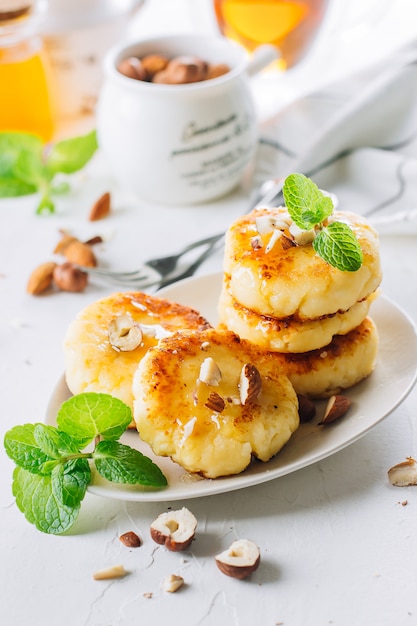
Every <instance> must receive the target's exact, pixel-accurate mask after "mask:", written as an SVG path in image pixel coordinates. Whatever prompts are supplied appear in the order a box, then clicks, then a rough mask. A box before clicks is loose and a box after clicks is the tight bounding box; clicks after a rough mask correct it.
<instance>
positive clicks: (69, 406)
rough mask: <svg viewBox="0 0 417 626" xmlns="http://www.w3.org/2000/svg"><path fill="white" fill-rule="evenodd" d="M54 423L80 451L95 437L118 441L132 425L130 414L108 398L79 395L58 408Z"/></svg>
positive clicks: (130, 412)
mask: <svg viewBox="0 0 417 626" xmlns="http://www.w3.org/2000/svg"><path fill="white" fill-rule="evenodd" d="M56 421H57V425H58V428H59V429H60V430H62V431H64V432H66V433H67V434H68V435H70V436H71V437H72V438H73V439H75V440H76V441H77V442H79V444H80V448H84V447H85V446H87V445H88V444H89V443H90V442H91V441H92V440H93V439H95V437H97V436H98V435H100V436H101V437H103V439H119V437H121V435H122V434H123V433H124V432H125V430H126V428H127V427H128V426H129V424H130V422H131V421H132V411H131V410H130V408H129V407H128V406H127V405H126V404H125V403H124V402H122V401H121V400H118V399H117V398H114V397H113V396H110V395H108V394H104V393H82V394H79V395H76V396H73V397H72V398H70V399H69V400H67V401H66V402H64V403H63V404H62V405H61V407H60V409H59V411H58V415H57V418H56Z"/></svg>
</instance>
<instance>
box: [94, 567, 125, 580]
mask: <svg viewBox="0 0 417 626" xmlns="http://www.w3.org/2000/svg"><path fill="white" fill-rule="evenodd" d="M128 573H129V572H127V571H126V570H125V568H124V566H123V565H113V567H109V568H108V569H103V570H100V571H99V572H96V573H95V574H93V578H94V580H110V579H112V578H123V577H124V576H126V575H127V574H128Z"/></svg>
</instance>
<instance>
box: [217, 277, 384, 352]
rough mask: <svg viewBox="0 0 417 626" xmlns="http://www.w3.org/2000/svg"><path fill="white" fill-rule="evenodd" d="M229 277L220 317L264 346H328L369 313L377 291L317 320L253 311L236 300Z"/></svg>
mask: <svg viewBox="0 0 417 626" xmlns="http://www.w3.org/2000/svg"><path fill="white" fill-rule="evenodd" d="M229 283H230V281H229V280H228V279H227V277H225V279H224V282H223V286H222V291H221V294H220V299H219V303H218V313H219V321H220V323H221V324H222V326H224V327H225V328H228V329H229V330H232V331H233V332H235V333H237V334H238V335H239V336H240V337H242V338H243V339H247V340H248V341H251V342H252V343H255V344H256V345H257V346H259V347H260V348H263V349H264V350H272V351H278V352H309V351H310V350H316V349H317V348H322V347H323V346H327V344H329V343H330V342H331V341H332V339H333V337H334V336H335V335H346V334H347V333H348V332H350V331H351V330H353V328H355V327H356V326H358V325H359V324H360V323H361V322H363V320H364V319H365V317H366V316H367V315H368V312H369V307H370V305H371V302H372V301H373V300H374V294H372V295H370V296H369V297H368V298H365V299H364V300H362V301H361V302H357V303H356V304H354V305H353V306H352V307H350V309H348V310H347V311H337V312H336V313H333V314H331V315H325V316H323V317H320V318H318V319H315V320H305V321H300V320H299V319H297V317H296V316H291V317H286V318H283V319H277V318H275V317H271V316H267V315H260V314H259V313H255V312H254V311H250V310H249V309H247V308H246V307H244V306H242V305H241V304H239V302H237V300H235V299H234V298H233V296H232V294H231V291H230V285H229Z"/></svg>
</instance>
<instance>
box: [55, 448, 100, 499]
mask: <svg viewBox="0 0 417 626" xmlns="http://www.w3.org/2000/svg"><path fill="white" fill-rule="evenodd" d="M51 480H52V493H53V495H54V496H55V497H56V498H57V500H58V501H59V502H61V503H62V504H64V505H66V506H70V507H77V506H78V505H79V504H80V502H81V501H82V500H83V498H84V496H85V492H86V491H87V486H88V484H89V483H90V480H91V469H90V465H89V463H88V461H87V459H71V460H69V461H66V462H65V463H60V464H59V465H56V466H55V467H54V469H53V471H52V475H51Z"/></svg>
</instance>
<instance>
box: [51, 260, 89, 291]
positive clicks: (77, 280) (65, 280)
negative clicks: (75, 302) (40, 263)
mask: <svg viewBox="0 0 417 626" xmlns="http://www.w3.org/2000/svg"><path fill="white" fill-rule="evenodd" d="M53 280H54V283H55V285H56V286H57V287H59V289H62V291H73V292H79V291H83V290H84V289H85V288H86V286H87V283H88V275H87V273H86V272H83V271H82V270H80V269H79V268H78V267H76V266H75V265H73V263H70V262H69V261H67V262H66V263H62V264H61V265H57V266H56V267H55V269H54V272H53Z"/></svg>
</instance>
